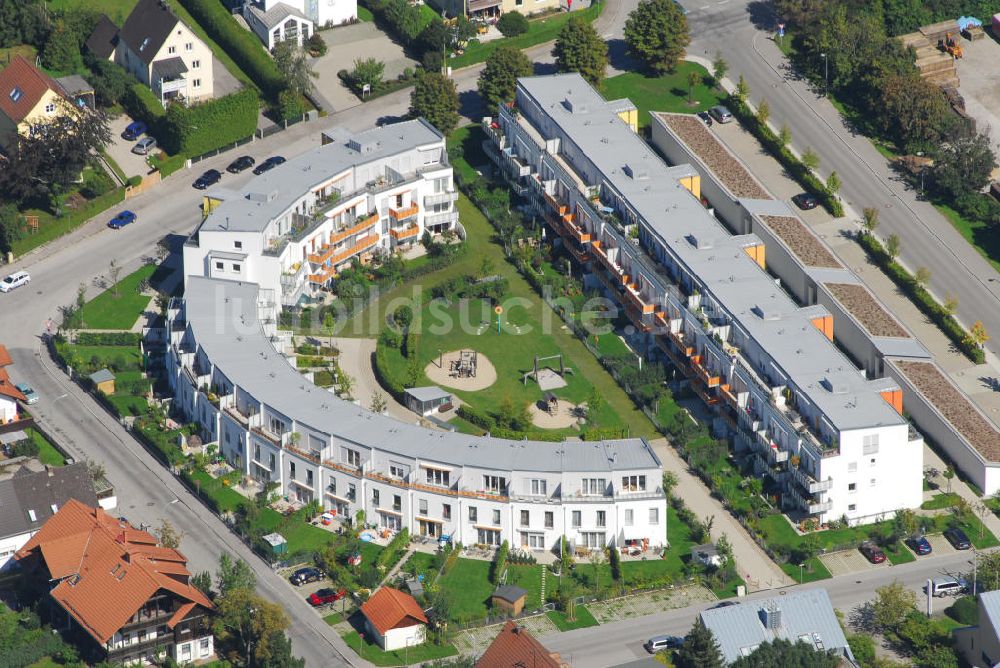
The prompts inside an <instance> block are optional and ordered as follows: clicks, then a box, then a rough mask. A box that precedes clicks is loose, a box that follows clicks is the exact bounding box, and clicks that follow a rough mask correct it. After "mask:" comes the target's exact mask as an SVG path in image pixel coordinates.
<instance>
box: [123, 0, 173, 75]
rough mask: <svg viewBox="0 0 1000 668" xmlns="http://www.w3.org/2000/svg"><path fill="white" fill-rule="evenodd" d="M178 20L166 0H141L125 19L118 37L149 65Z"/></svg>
mask: <svg viewBox="0 0 1000 668" xmlns="http://www.w3.org/2000/svg"><path fill="white" fill-rule="evenodd" d="M177 22H178V18H177V17H176V16H174V13H173V12H172V11H170V8H169V7H167V3H166V2H160V0H139V2H138V4H136V6H135V8H134V9H133V10H132V13H131V14H129V15H128V18H127V19H125V25H123V26H122V29H121V32H119V33H118V39H119V40H121V41H122V42H124V43H125V44H127V45H128V48H129V49H131V50H132V52H133V53H135V55H136V56H138V57H139V59H140V60H142V62H144V63H146V64H147V65H149V64H150V63H151V62H153V58H154V57H155V56H156V54H157V53H158V52H159V51H160V49H161V48H162V47H163V43H164V42H166V41H167V37H169V36H170V32H171V31H172V30H173V29H174V26H175V25H177Z"/></svg>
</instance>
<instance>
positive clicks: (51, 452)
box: [28, 429, 66, 466]
mask: <svg viewBox="0 0 1000 668" xmlns="http://www.w3.org/2000/svg"><path fill="white" fill-rule="evenodd" d="M28 436H30V437H31V440H32V441H34V442H35V445H37V446H38V461H40V462H41V463H43V464H45V465H46V466H65V465H66V458H65V457H63V455H62V453H61V452H59V451H58V450H56V446H54V445H53V444H52V442H51V441H50V440H49V439H47V438H45V436H43V435H42V433H41V432H39V431H37V430H35V429H28Z"/></svg>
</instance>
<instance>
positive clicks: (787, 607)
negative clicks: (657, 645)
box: [701, 589, 854, 663]
mask: <svg viewBox="0 0 1000 668" xmlns="http://www.w3.org/2000/svg"><path fill="white" fill-rule="evenodd" d="M767 609H777V610H780V613H781V622H780V624H779V625H778V627H777V628H775V629H768V628H767V627H765V625H764V614H763V611H764V610H767ZM701 620H702V622H704V624H705V626H706V627H707V628H708V630H710V631H711V632H712V634H713V635H714V636H715V639H716V640H718V641H719V647H720V648H721V649H722V655H723V657H725V660H726V663H732V662H733V661H735V660H736V659H738V658H739V657H740V656H742V655H744V654H746V653H748V652H749V651H750V650H751V648H753V647H755V646H756V645H760V644H761V643H766V642H771V641H773V640H776V639H778V638H782V639H784V640H789V641H791V642H796V641H799V640H802V641H805V642H808V643H809V644H810V645H811V646H814V647H816V648H817V649H824V650H830V649H832V650H835V651H836V652H838V653H840V654H842V655H844V656H846V657H848V658H849V659H851V660H852V661H853V660H854V656H853V655H852V654H851V649H850V647H849V646H848V644H847V638H845V637H844V631H843V630H842V629H841V628H840V622H839V621H837V616H836V614H834V611H833V605H832V604H831V603H830V597H829V596H828V595H827V593H826V590H825V589H809V590H807V591H802V592H794V593H789V594H786V595H785V596H776V597H774V598H765V599H757V600H754V601H747V602H745V603H740V604H739V605H731V606H728V607H725V608H714V609H711V610H705V611H703V612H702V613H701Z"/></svg>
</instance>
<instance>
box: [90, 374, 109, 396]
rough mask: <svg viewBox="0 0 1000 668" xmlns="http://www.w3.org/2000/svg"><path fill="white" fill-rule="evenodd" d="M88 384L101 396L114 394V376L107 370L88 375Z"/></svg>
mask: <svg viewBox="0 0 1000 668" xmlns="http://www.w3.org/2000/svg"><path fill="white" fill-rule="evenodd" d="M90 382H92V383H93V384H94V387H96V388H97V391H98V392H100V393H102V394H114V393H115V374H113V373H111V372H110V371H109V370H108V369H101V370H100V371H95V372H94V373H92V374H90Z"/></svg>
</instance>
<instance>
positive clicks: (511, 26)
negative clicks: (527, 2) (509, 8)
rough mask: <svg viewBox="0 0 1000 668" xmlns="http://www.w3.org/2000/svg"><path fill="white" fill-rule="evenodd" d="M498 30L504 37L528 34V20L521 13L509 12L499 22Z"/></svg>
mask: <svg viewBox="0 0 1000 668" xmlns="http://www.w3.org/2000/svg"><path fill="white" fill-rule="evenodd" d="M497 30H499V31H500V32H501V33H502V34H503V36H504V37H517V36H518V35H523V34H524V33H526V32H528V19H527V18H526V17H525V16H524V14H522V13H520V12H516V11H515V12H507V13H505V14H504V15H502V16H501V17H500V20H499V21H497Z"/></svg>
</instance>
